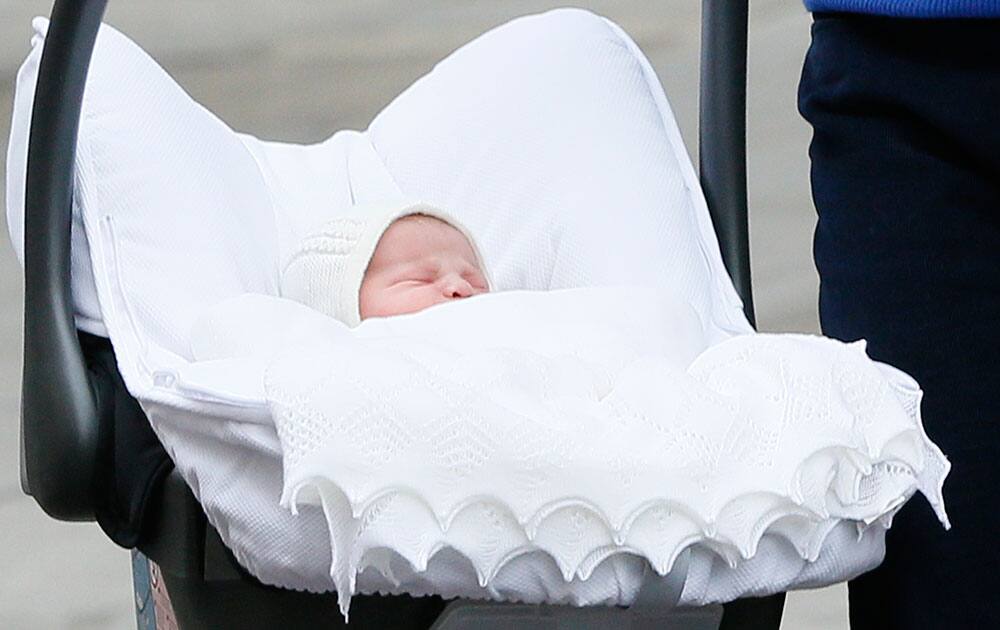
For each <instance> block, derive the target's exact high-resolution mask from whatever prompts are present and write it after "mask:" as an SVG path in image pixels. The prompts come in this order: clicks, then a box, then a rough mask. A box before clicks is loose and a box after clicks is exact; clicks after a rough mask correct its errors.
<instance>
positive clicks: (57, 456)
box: [21, 0, 107, 521]
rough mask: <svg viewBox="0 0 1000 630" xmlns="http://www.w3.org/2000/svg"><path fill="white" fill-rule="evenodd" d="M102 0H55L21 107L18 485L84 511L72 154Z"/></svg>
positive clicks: (91, 447) (84, 516) (49, 509)
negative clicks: (24, 157) (25, 119)
mask: <svg viewBox="0 0 1000 630" xmlns="http://www.w3.org/2000/svg"><path fill="white" fill-rule="evenodd" d="M106 3H107V0H58V1H57V2H56V3H55V5H54V6H53V8H52V17H51V22H50V24H49V31H48V35H47V36H46V38H45V48H44V50H43V52H42V59H41V62H40V65H39V68H38V84H37V86H36V88H35V101H34V104H33V106H32V110H31V132H30V134H31V135H30V137H29V140H28V172H27V178H26V184H25V186H26V190H25V199H24V203H25V216H24V378H23V380H22V383H21V448H22V453H23V454H22V460H21V472H22V486H24V490H25V491H26V492H28V493H29V494H31V495H32V496H34V498H35V501H37V502H38V504H39V505H40V506H41V507H42V509H43V510H45V512H46V513H48V514H49V515H50V516H52V517H54V518H57V519H61V520H73V521H77V520H93V519H94V509H95V496H96V495H95V492H96V490H97V489H96V488H95V487H94V485H95V482H94V480H95V473H96V467H97V455H98V448H99V434H100V426H101V418H99V417H98V414H97V406H96V404H95V400H94V396H93V393H92V391H91V389H90V380H89V377H88V375H87V370H86V366H85V364H84V358H83V353H82V351H81V350H80V343H79V340H78V339H77V332H76V324H75V322H74V319H73V296H72V293H71V287H70V227H71V225H72V220H73V219H72V214H73V206H72V200H73V162H74V159H75V155H76V134H77V128H78V126H79V122H80V107H81V104H82V101H83V88H84V84H85V82H86V79H87V68H88V67H89V65H90V56H91V53H92V52H93V48H94V40H95V38H96V36H97V29H98V27H99V26H100V24H101V17H102V15H103V14H104V7H105V4H106Z"/></svg>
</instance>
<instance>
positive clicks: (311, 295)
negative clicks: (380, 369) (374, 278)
mask: <svg viewBox="0 0 1000 630" xmlns="http://www.w3.org/2000/svg"><path fill="white" fill-rule="evenodd" d="M411 214H423V215H427V216H431V217H435V218H438V219H440V220H442V221H444V222H445V223H448V224H449V225H451V226H452V227H454V228H455V229H457V230H458V231H459V232H461V233H462V234H463V235H464V236H465V238H466V240H468V241H469V244H470V245H471V246H472V251H473V253H474V254H475V256H476V259H477V260H478V261H479V262H480V267H481V269H482V272H483V275H484V276H485V277H486V284H487V286H490V287H491V286H492V283H491V282H490V280H489V272H488V271H487V269H486V267H485V265H483V264H482V259H483V255H482V254H481V253H480V251H479V247H478V246H477V245H476V239H475V237H474V236H473V235H472V234H471V233H470V232H469V231H468V230H467V229H465V227H464V226H463V225H462V224H461V223H460V222H459V221H458V220H457V219H455V218H454V217H452V216H449V215H448V214H447V213H445V212H442V211H441V210H439V209H438V208H435V207H433V206H429V205H427V204H421V203H405V202H401V201H399V200H398V199H397V200H393V201H382V202H378V203H369V204H364V205H361V206H359V207H355V208H353V209H352V210H351V211H350V212H349V213H347V214H344V215H343V216H338V217H335V218H333V219H328V220H326V221H325V222H324V223H323V224H322V225H320V226H319V227H317V228H315V229H314V230H312V231H310V232H309V233H308V234H306V235H305V236H304V237H303V238H302V242H300V243H299V246H298V248H296V249H295V251H293V252H292V254H291V256H290V257H289V259H288V261H287V262H286V263H285V264H284V265H283V266H282V269H281V295H282V296H283V297H286V298H288V299H290V300H295V301H296V302H300V303H302V304H305V305H306V306H308V307H310V308H312V309H314V310H317V311H319V312H320V313H323V314H325V315H329V316H330V317H333V318H334V319H338V320H340V321H342V322H344V323H345V324H347V325H348V326H357V325H358V324H360V323H361V309H360V293H361V282H362V281H363V280H364V275H365V270H366V269H367V268H368V263H369V262H370V261H371V258H372V255H373V254H374V253H375V248H376V246H378V243H379V239H380V238H382V234H384V233H385V231H386V229H388V227H389V226H390V225H391V224H392V222H393V221H395V220H396V219H399V218H402V217H405V216H407V215H411Z"/></svg>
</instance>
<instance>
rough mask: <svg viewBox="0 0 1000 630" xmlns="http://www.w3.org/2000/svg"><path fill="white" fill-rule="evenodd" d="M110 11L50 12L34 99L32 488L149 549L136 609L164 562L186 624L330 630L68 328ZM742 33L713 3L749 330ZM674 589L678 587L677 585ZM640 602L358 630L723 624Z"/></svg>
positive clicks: (474, 612) (720, 171) (436, 613)
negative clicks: (277, 582)
mask: <svg viewBox="0 0 1000 630" xmlns="http://www.w3.org/2000/svg"><path fill="white" fill-rule="evenodd" d="M105 5H106V0H57V1H56V2H55V4H54V6H53V10H52V15H51V24H50V26H49V30H48V36H47V44H46V46H45V50H44V54H43V56H42V59H41V64H40V70H39V80H38V84H37V88H36V92H35V100H34V107H33V112H32V119H31V132H30V142H29V148H28V169H27V185H26V197H25V207H26V217H25V317H24V343H25V346H24V378H23V385H22V387H23V389H22V425H21V450H22V454H21V483H22V488H23V489H24V491H25V492H26V493H28V494H30V495H32V496H33V497H34V498H35V500H36V501H37V502H38V504H39V505H40V506H41V507H42V509H44V510H45V512H46V513H48V514H49V515H50V516H52V517H53V518H57V519H61V520H97V521H98V522H99V523H100V524H101V526H102V528H103V529H104V531H105V532H106V533H107V534H108V536H109V537H110V538H111V539H112V540H114V541H115V542H116V543H118V544H120V545H122V546H123V547H127V548H133V549H138V550H139V552H141V553H140V554H137V555H136V563H135V564H136V567H137V568H136V572H137V580H136V593H137V601H138V602H139V603H138V606H139V607H140V609H141V608H142V607H143V606H144V603H143V602H145V601H146V600H147V599H148V597H147V596H148V589H149V588H150V584H149V582H148V580H146V581H144V580H142V579H138V578H139V576H141V575H143V574H147V573H146V572H147V571H148V565H147V562H146V558H148V559H150V560H152V561H153V562H155V563H156V565H157V566H158V567H159V571H158V574H159V575H162V579H163V583H164V584H165V586H166V589H167V591H168V592H169V595H170V599H171V602H172V607H173V610H174V612H175V613H176V615H177V618H178V621H179V623H180V626H181V627H182V628H185V629H187V628H225V627H239V628H269V627H274V626H278V625H279V624H280V625H282V626H284V627H289V628H298V627H304V628H305V627H318V626H328V627H329V626H334V627H336V626H337V625H338V624H343V623H344V622H343V620H342V618H341V616H340V614H339V612H338V609H337V600H336V597H335V596H334V595H330V594H326V595H317V594H309V593H303V592H295V591H289V590H283V589H278V588H273V587H269V586H265V585H263V584H261V583H260V582H259V581H257V580H256V579H254V578H253V577H251V576H250V575H248V574H247V573H246V572H245V571H244V570H243V569H242V568H240V567H239V565H238V564H237V563H236V561H235V559H234V558H233V557H232V554H231V553H230V552H229V550H228V549H227V548H226V547H225V546H224V545H223V543H222V541H221V539H220V537H219V534H218V533H217V532H216V531H215V530H214V529H213V528H212V526H211V525H209V524H208V523H207V522H206V519H205V516H204V514H203V512H202V510H201V507H200V505H199V504H198V502H197V501H196V500H195V499H194V496H193V495H192V494H191V491H190V490H189V488H188V487H187V485H186V484H185V483H184V481H183V480H182V479H181V478H180V476H179V475H177V474H176V473H175V472H173V471H172V470H171V469H172V465H171V462H170V460H169V458H168V457H167V455H166V453H165V452H164V451H163V449H162V447H160V445H159V443H158V442H157V440H156V437H155V436H154V435H153V433H152V431H151V429H150V428H149V424H148V422H147V421H146V418H145V417H144V416H143V414H142V411H141V409H140V408H139V406H138V403H137V402H136V401H135V400H134V399H133V398H132V397H131V396H130V395H129V394H128V392H127V390H126V388H125V385H124V383H123V381H122V378H121V375H120V374H119V373H118V369H117V367H116V362H115V357H114V348H113V347H112V346H111V343H110V341H108V340H107V339H105V338H102V337H98V336H94V335H91V334H88V333H85V332H82V331H78V330H77V329H76V326H75V324H74V318H73V298H72V295H71V285H70V257H71V242H70V226H71V221H72V216H71V215H72V198H73V164H74V153H75V146H76V134H77V129H78V123H79V116H80V109H81V103H82V97H83V91H84V85H85V82H86V77H87V68H88V64H89V59H90V55H91V52H92V49H93V46H94V41H95V37H96V35H97V31H98V27H99V25H100V22H101V18H102V16H103V13H104V8H105ZM746 29H747V3H746V2H738V1H734V0H703V2H702V66H701V103H700V134H699V141H700V149H701V150H700V172H701V184H702V187H703V190H704V193H705V196H706V198H707V202H708V207H709V211H710V214H711V217H712V221H713V224H714V227H715V230H716V234H717V236H718V240H719V244H720V247H721V250H722V257H723V261H724V263H725V265H726V268H727V270H728V272H729V274H730V276H731V277H732V278H733V281H734V284H735V287H736V289H737V291H738V292H739V294H740V296H741V297H742V299H743V303H744V305H745V309H746V315H747V317H748V319H749V320H750V321H751V323H752V322H753V306H752V301H751V291H750V269H749V247H748V235H747V214H746V213H747V208H746V164H745V162H746V159H745V158H746V156H745V138H746V129H745V104H746V103H745V96H746V91H745V87H746V86H745V82H746V35H747V32H746ZM147 577H148V574H147ZM670 577H673V578H674V580H675V581H676V578H678V577H680V578H683V575H679V576H678V575H673V576H668V578H670ZM681 583H683V581H682V580H681ZM656 588H661V589H662V588H671V584H670V580H669V579H668V580H666V581H665V582H662V583H659V584H652V588H651V589H650V590H654V591H655V590H656ZM654 595H655V594H654ZM659 598H660V600H661V601H662V599H663V597H662V592H661V593H660V597H659ZM642 600H643V596H642V594H640V601H639V602H638V603H637V604H636V605H635V606H633V607H632V608H630V609H623V608H582V609H578V608H572V607H568V606H528V605H517V604H500V603H492V602H471V601H462V600H458V601H453V602H445V601H444V600H442V599H441V598H437V597H425V598H412V597H408V596H376V595H372V596H357V597H355V599H354V603H353V605H352V613H353V614H352V616H351V617H352V622H351V624H350V627H366V628H428V627H434V628H448V629H456V628H473V627H475V628H478V629H484V628H512V627H518V628H538V629H541V628H597V627H609V626H611V625H615V626H620V627H623V628H630V627H631V628H640V627H648V626H649V625H651V624H653V623H657V624H658V625H657V627H664V626H663V624H664V623H666V624H667V625H666V626H665V627H672V628H706V629H707V628H715V627H718V625H719V623H720V622H719V617H720V614H719V613H720V611H719V610H718V607H714V608H710V609H701V610H691V611H684V610H677V611H673V612H671V616H670V617H669V619H668V620H667V621H664V620H663V618H662V616H661V617H658V618H656V619H658V620H654V616H652V615H651V613H650V612H649V610H648V609H645V608H644V606H643V601H642ZM783 601H784V596H783V595H778V596H773V597H769V598H763V599H756V600H743V601H738V602H733V603H731V604H727V605H726V606H725V610H724V613H722V615H721V625H722V627H726V628H736V627H738V628H777V627H778V625H779V623H780V619H781V611H782V606H783ZM140 612H141V611H140ZM656 615H662V611H659V612H657V613H656ZM142 618H143V617H142V616H141V615H140V622H141V619H142Z"/></svg>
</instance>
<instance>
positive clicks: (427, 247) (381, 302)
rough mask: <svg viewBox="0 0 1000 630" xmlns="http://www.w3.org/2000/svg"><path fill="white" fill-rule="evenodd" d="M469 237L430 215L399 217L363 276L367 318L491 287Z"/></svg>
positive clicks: (363, 313) (363, 305) (363, 306)
mask: <svg viewBox="0 0 1000 630" xmlns="http://www.w3.org/2000/svg"><path fill="white" fill-rule="evenodd" d="M488 290H489V289H488V287H487V284H486V277H485V275H484V274H483V271H482V269H480V267H479V262H478V261H477V260H476V254H475V251H474V250H473V249H472V245H471V244H470V243H469V241H468V239H466V238H465V236H464V235H463V234H462V233H461V232H459V231H458V230H457V229H455V228H454V227H452V226H451V225H448V224H447V223H445V222H444V221H441V220H439V219H435V218H432V217H428V216H424V215H411V216H407V217H403V218H402V219H398V220H397V221H395V222H394V223H393V224H392V225H390V226H389V228H388V229H387V230H386V231H385V233H384V234H382V238H381V239H380V240H379V242H378V245H377V246H376V247H375V253H374V254H373V255H372V259H371V262H369V263H368V270H367V271H365V276H364V279H363V280H362V282H361V294H360V295H359V296H358V297H359V306H360V311H361V319H366V318H368V317H386V316H389V315H402V314H404V313H415V312H417V311H420V310H423V309H425V308H427V307H429V306H433V305H435V304H440V303H442V302H448V301H451V300H460V299H462V298H467V297H471V296H473V295H478V294H480V293H486V292H487V291H488Z"/></svg>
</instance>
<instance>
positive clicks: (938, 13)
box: [805, 0, 1000, 18]
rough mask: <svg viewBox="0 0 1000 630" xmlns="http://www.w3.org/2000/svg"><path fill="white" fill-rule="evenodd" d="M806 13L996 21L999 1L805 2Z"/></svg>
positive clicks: (875, 0) (865, 0) (806, 0)
mask: <svg viewBox="0 0 1000 630" xmlns="http://www.w3.org/2000/svg"><path fill="white" fill-rule="evenodd" d="M805 3H806V8H807V9H809V10H810V11H844V12H848V13H870V14H875V15H891V16H896V17H916V18H935V17H938V18H989V17H1000V0H805Z"/></svg>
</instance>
